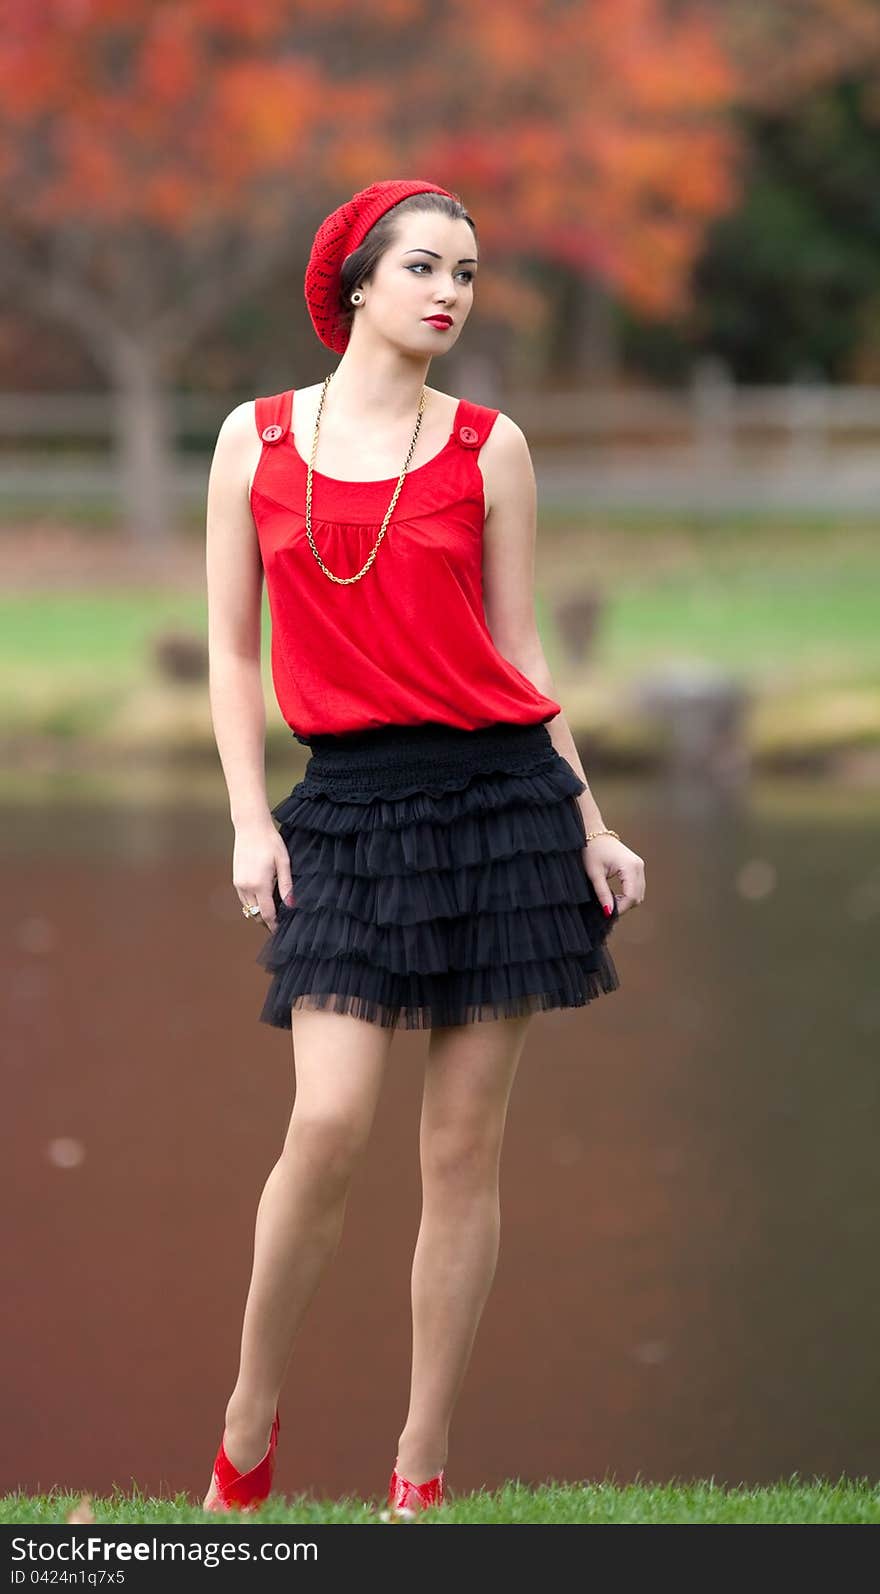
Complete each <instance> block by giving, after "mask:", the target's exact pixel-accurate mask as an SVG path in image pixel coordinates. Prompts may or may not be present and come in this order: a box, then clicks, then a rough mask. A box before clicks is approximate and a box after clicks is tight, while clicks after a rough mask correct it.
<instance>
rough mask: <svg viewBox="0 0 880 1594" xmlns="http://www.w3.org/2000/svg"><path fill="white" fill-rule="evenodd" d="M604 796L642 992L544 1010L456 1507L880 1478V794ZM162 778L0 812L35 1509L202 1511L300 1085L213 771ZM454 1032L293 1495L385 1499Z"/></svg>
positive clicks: (18, 1278) (391, 1104)
mask: <svg viewBox="0 0 880 1594" xmlns="http://www.w3.org/2000/svg"><path fill="white" fill-rule="evenodd" d="M587 768H588V770H589V763H587ZM297 778H298V772H296V773H293V774H292V776H291V778H290V780H289V781H284V780H283V778H279V777H278V775H277V772H276V774H275V775H274V776H273V778H272V781H271V782H270V800H272V801H276V800H277V799H278V797H280V796H281V795H282V794H283V791H284V790H286V789H289V785H290V784H292V783H293V780H294V779H297ZM594 784H595V785H596V790H597V795H598V797H599V800H600V803H601V806H602V810H603V813H604V815H605V816H606V818H607V820H608V823H609V824H612V825H614V826H615V828H616V829H617V830H619V831H620V832H621V835H622V836H623V838H624V840H626V841H627V842H628V844H629V845H630V846H632V847H633V848H634V850H635V851H637V852H640V853H641V854H642V856H643V857H644V858H645V860H646V864H647V884H648V889H647V898H646V901H645V903H644V904H643V905H642V906H641V907H640V908H637V909H635V910H633V911H632V912H631V913H629V914H627V915H625V916H624V917H623V919H621V921H620V923H619V925H618V926H617V928H616V930H615V933H614V936H613V938H612V943H611V944H612V946H613V950H614V956H615V960H616V963H617V966H618V970H619V973H620V977H621V989H620V990H619V991H617V992H614V993H612V994H611V995H609V996H606V997H603V998H602V999H600V1000H599V1001H597V1002H595V1003H593V1004H591V1005H590V1006H588V1007H587V1008H584V1009H581V1010H577V1011H571V1012H562V1013H559V1012H557V1013H548V1014H541V1015H538V1016H536V1017H535V1018H533V1020H532V1023H531V1026H530V1031H529V1038H528V1040H527V1042H526V1051H525V1054H524V1056H523V1060H522V1062H521V1064H520V1068H519V1073H518V1076H517V1080H516V1084H515V1087H514V1093H513V1097H512V1100H511V1105H510V1111H509V1116H508V1126H507V1135H506V1141H505V1149H504V1157H503V1162H502V1234H501V1254H500V1260H499V1265H498V1272H497V1275H496V1280H495V1284H494V1287H493V1291H492V1294H491V1296H490V1299H489V1302H488V1304H487V1306H486V1309H485V1311H484V1314H483V1318H482V1322H481V1324H480V1328H479V1331H478V1336H477V1342H476V1347H475V1350H474V1354H473V1358H472V1361H471V1364H470V1368H469V1371H468V1374H467V1377H466V1380H465V1383H464V1387H463V1390H462V1394H461V1397H460V1400H459V1404H458V1407H457V1411H456V1415H455V1419H454V1422H453V1428H452V1434H451V1444H450V1454H449V1462H448V1477H449V1483H450V1486H451V1488H452V1490H453V1491H454V1492H463V1491H467V1490H470V1489H472V1488H478V1487H480V1486H486V1487H488V1488H493V1487H495V1486H497V1485H498V1484H500V1483H501V1482H502V1481H503V1480H504V1479H505V1478H507V1477H519V1478H520V1479H522V1480H523V1481H525V1482H538V1481H540V1480H544V1479H546V1478H548V1477H556V1478H560V1479H569V1480H574V1479H594V1480H595V1479H601V1478H603V1477H606V1476H607V1477H609V1478H614V1479H616V1480H617V1481H619V1482H623V1481H627V1480H630V1479H633V1478H635V1477H636V1476H640V1477H641V1478H642V1479H645V1480H647V1479H655V1480H669V1479H672V1478H674V1477H678V1478H690V1477H708V1476H710V1475H711V1476H714V1477H715V1479H716V1481H717V1482H719V1483H731V1484H732V1483H737V1482H740V1481H742V1480H745V1481H748V1482H752V1483H766V1482H769V1481H771V1480H772V1479H774V1478H778V1477H780V1476H785V1477H787V1476H789V1475H790V1474H791V1473H793V1472H799V1473H800V1474H801V1475H802V1476H805V1477H806V1476H811V1475H812V1474H813V1473H818V1474H820V1475H824V1476H830V1477H838V1476H839V1475H840V1474H841V1473H846V1474H849V1475H851V1476H860V1475H863V1474H868V1475H870V1476H872V1477H874V1478H876V1477H877V1476H878V1474H880V1381H878V1371H877V1345H878V1343H880V1281H878V1270H877V1266H876V1258H877V1254H878V1250H880V1159H878V1156H877V1136H878V1108H880V980H878V972H880V958H878V950H880V933H878V932H880V824H878V818H880V814H878V803H877V796H876V793H874V792H871V793H868V792H861V793H859V792H845V791H836V790H834V789H833V788H830V787H829V786H828V785H827V784H822V783H816V784H811V783H809V782H801V781H785V782H777V783H755V784H753V785H752V786H750V787H746V788H744V790H743V791H742V792H741V793H739V794H733V795H728V796H722V797H714V796H712V795H710V794H706V795H705V796H700V795H699V794H692V795H687V794H683V793H681V792H678V793H676V792H672V791H670V790H669V789H667V788H664V787H663V786H661V785H659V784H658V783H657V782H656V781H651V782H648V781H644V782H642V781H639V782H635V781H630V782H625V781H617V780H614V781H602V782H594ZM132 789H133V790H134V791H135V792H136V793H138V794H139V797H138V800H136V801H133V800H131V791H128V792H125V791H123V792H115V791H113V790H112V789H111V788H110V787H109V785H108V786H105V787H101V784H100V782H98V789H97V791H94V790H92V791H91V792H89V791H88V790H86V791H83V790H80V789H78V786H77V783H76V781H74V780H70V781H67V780H66V779H65V778H63V777H60V776H56V777H55V778H54V779H52V780H51V781H49V782H48V783H47V786H46V790H45V791H44V790H43V788H42V786H41V784H40V783H39V782H38V783H36V786H35V788H34V789H33V790H30V791H27V792H21V791H19V792H16V791H14V790H13V791H7V793H6V798H5V802H4V807H3V821H4V822H3V838H2V852H3V870H4V879H5V882H6V886H7V895H6V902H7V909H6V913H5V915H4V919H3V927H2V931H3V940H4V949H3V956H2V971H3V985H2V1031H3V1063H2V1067H3V1082H4V1097H5V1106H6V1109H7V1110H6V1112H5V1114H4V1119H5V1128H6V1133H5V1137H4V1154H3V1159H2V1180H3V1186H4V1191H3V1195H4V1209H5V1211H6V1213H7V1223H6V1242H7V1243H6V1267H5V1277H6V1286H7V1326H6V1333H5V1343H4V1348H3V1358H2V1365H3V1382H4V1386H5V1387H4V1398H3V1408H4V1429H5V1444H4V1446H3V1453H2V1461H0V1466H2V1477H0V1492H4V1493H5V1492H7V1491H10V1490H12V1489H15V1488H20V1489H23V1490H26V1491H28V1492H38V1491H45V1490H47V1489H49V1488H50V1487H52V1486H53V1485H58V1486H60V1487H63V1488H70V1489H76V1490H89V1491H92V1492H94V1493H96V1494H104V1493H106V1492H107V1491H108V1490H109V1489H110V1487H111V1486H112V1485H114V1484H116V1485H118V1486H120V1487H121V1488H123V1489H125V1490H129V1489H131V1488H132V1486H133V1484H134V1483H137V1485H138V1486H139V1487H140V1488H141V1489H143V1490H144V1491H145V1492H146V1493H149V1494H160V1493H162V1494H165V1493H174V1492H176V1491H178V1490H185V1491H187V1492H189V1493H191V1494H192V1495H193V1496H194V1497H195V1498H199V1499H200V1498H201V1496H202V1494H203V1493H204V1490H205V1488H206V1487H207V1484H208V1479H209V1475H210V1468H211V1463H212V1461H213V1457H214V1452H215V1450H216V1447H217V1443H218V1441H219V1437H220V1432H221V1430H222V1419H223V1410H224V1406H225V1402H226V1398H227V1395H228V1393H229V1391H230V1390H231V1387H232V1384H233V1382H234V1377H235V1371H236V1366H237V1356H238V1344H239V1335H240V1328H241V1312H242V1308H243V1304H244V1298H245V1293H246V1289H247V1282H248V1278H249V1274H250V1265H251V1248H252V1241H253V1225H254V1217H255V1212H256V1205H257V1201H258V1198H259V1194H260V1191H261V1189H262V1185H263V1182H264V1180H265V1178H266V1176H267V1174H268V1172H269V1170H270V1168H271V1166H272V1164H273V1163H274V1161H275V1159H276V1157H277V1154H278V1152H279V1150H280V1146H281V1142H282V1140H283V1136H284V1132H285V1129H286V1126H287V1121H288V1117H289V1113H290V1110H291V1106H292V1102H293V1089H294V1074H293V1066H292V1062H293V1054H292V1043H291V1037H290V1035H288V1034H283V1033H282V1032H280V1031H276V1030H271V1029H269V1028H267V1027H266V1026H265V1025H261V1024H258V1023H257V1018H256V1015H257V1012H258V1010H259V1006H260V1004H261V1002H262V997H263V992H264V989H265V984H266V978H267V977H266V975H265V974H264V972H263V971H262V969H260V968H259V967H258V966H257V965H256V963H255V961H254V959H255V954H256V950H257V946H258V942H259V940H260V938H261V937H263V936H264V935H265V930H264V929H263V928H262V926H259V925H257V926H253V925H248V924H247V923H246V922H245V921H244V919H243V918H242V916H241V913H240V909H239V905H238V899H237V896H236V895H235V892H234V891H233V888H232V885H231V846H232V832H231V828H230V825H229V820H228V814H227V810H226V807H225V791H224V790H223V788H222V782H221V779H220V777H219V776H218V775H215V774H213V773H212V774H211V775H210V776H209V777H207V778H206V779H204V780H203V781H202V782H201V784H200V785H199V787H198V789H193V790H190V791H188V792H187V793H185V794H184V793H181V792H180V791H179V790H178V789H177V787H176V785H172V787H171V788H170V789H168V788H166V787H165V786H164V785H163V783H162V781H161V779H160V780H158V781H157V782H152V783H151V782H150V781H149V780H148V779H147V778H146V777H144V778H143V779H141V778H140V777H137V778H135V779H134V781H133V783H132ZM426 1046H427V1034H426V1032H424V1031H422V1032H418V1031H405V1030H399V1031H397V1032H396V1034H395V1038H394V1043H393V1046H392V1051H391V1058H390V1061H389V1067H388V1073H387V1075H386V1081H385V1086H384V1090H383V1096H382V1100H381V1103H380V1106H379V1110H378V1113H377V1117H376V1122H375V1125H374V1130H373V1137H372V1140H371V1143H370V1148H369V1151H368V1154H367V1157H366V1159H365V1161H364V1163H363V1164H362V1166H361V1168H360V1170H359V1172H358V1174H357V1176H356V1179H355V1181H354V1183H353V1185H352V1189H351V1194H350V1196H349V1202H348V1209H347V1214H346V1226H345V1231H344V1235H343V1240H342V1244H341V1246H340V1249H339V1251H338V1252H337V1254H336V1256H335V1258H334V1259H333V1261H332V1263H331V1265H330V1268H329V1269H328V1272H327V1273H326V1274H325V1276H324V1279H323V1280H322V1283H321V1286H320V1288H319V1291H318V1294H317V1297H316V1299H315V1301H314V1302H313V1304H312V1307H311V1310H310V1312H309V1315H308V1317H307V1320H306V1323H305V1326H304V1328H303V1330H302V1332H301V1334H300V1336H299V1339H298V1341H297V1344H296V1348H295V1351H294V1355H293V1358H292V1360H291V1364H290V1368H289V1372H288V1377H287V1381H286V1383H285V1387H284V1391H283V1394H282V1400H281V1413H282V1438H281V1443H280V1447H279V1457H278V1470H277V1474H276V1487H277V1489H278V1490H279V1491H280V1492H283V1493H287V1494H293V1493H295V1492H298V1491H301V1490H302V1491H308V1492H310V1493H311V1494H313V1495H314V1496H316V1497H323V1496H337V1495H341V1494H343V1493H353V1494H356V1495H359V1496H361V1497H364V1498H367V1497H374V1496H379V1495H384V1491H385V1489H386V1487H387V1480H388V1475H389V1473H390V1470H391V1466H392V1463H393V1460H394V1454H395V1446H396V1439H397V1435H398V1433H399V1431H400V1428H401V1426H402V1423H403V1419H404V1416H405V1412H406V1403H407V1394H408V1387H409V1351H410V1319H409V1266H410V1259H411V1253H412V1247H413V1245H414V1242H415V1238H416V1232H417V1227H418V1221H419V1187H418V1146H417V1135H418V1112H419V1092H420V1085H421V1077H422V1070H423V1066H424V1058H425V1051H426Z"/></svg>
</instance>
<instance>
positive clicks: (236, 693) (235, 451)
mask: <svg viewBox="0 0 880 1594" xmlns="http://www.w3.org/2000/svg"><path fill="white" fill-rule="evenodd" d="M253 408H254V407H253V403H248V404H240V405H239V406H238V408H237V409H234V410H232V411H231V413H230V414H229V415H227V417H226V419H225V421H224V422H223V425H222V426H221V428H220V431H219V433H218V436H217V444H216V447H215V449H214V458H213V460H212V462H211V472H210V476H209V478H208V504H207V535H206V550H205V560H206V571H207V586H208V659H209V696H210V703H211V719H212V723H213V727H214V736H215V739H216V742H217V751H218V753H219V754H220V762H221V764H222V765H223V773H224V776H225V777H226V785H227V789H228V791H229V806H230V813H231V816H232V822H233V824H234V825H237V824H239V823H240V822H241V821H247V820H250V819H255V818H256V819H259V818H265V817H266V816H267V815H269V803H268V799H267V796H266V775H265V758H266V751H265V744H266V705H265V701H264V698H263V684H262V676H261V666H260V619H261V612H262V599H263V564H262V560H261V558H260V547H259V542H258V540H257V529H256V526H255V525H254V518H253V515H252V513H251V506H250V503H249V502H248V493H247V480H248V477H247V455H248V448H247V444H248V442H249V441H250V437H251V435H256V434H255V432H254V418H253Z"/></svg>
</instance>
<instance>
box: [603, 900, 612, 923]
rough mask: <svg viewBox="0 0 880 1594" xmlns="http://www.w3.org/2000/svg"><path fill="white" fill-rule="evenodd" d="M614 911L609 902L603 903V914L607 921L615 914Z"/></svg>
mask: <svg viewBox="0 0 880 1594" xmlns="http://www.w3.org/2000/svg"><path fill="white" fill-rule="evenodd" d="M613 911H614V910H613V908H609V906H608V903H607V902H603V904H602V912H603V913H604V915H605V917H606V919H607V918H608V916H609V914H611V913H613Z"/></svg>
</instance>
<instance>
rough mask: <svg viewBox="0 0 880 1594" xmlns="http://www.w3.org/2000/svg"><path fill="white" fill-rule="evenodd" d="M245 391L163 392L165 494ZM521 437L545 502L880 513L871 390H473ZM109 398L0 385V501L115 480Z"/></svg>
mask: <svg viewBox="0 0 880 1594" xmlns="http://www.w3.org/2000/svg"><path fill="white" fill-rule="evenodd" d="M247 396H248V395H245V394H240V395H235V394H226V395H223V396H222V397H221V398H217V397H216V396H214V395H210V394H193V393H178V392H173V393H171V394H170V395H169V396H168V435H169V438H170V440H171V445H172V449H173V470H172V474H173V484H172V485H173V491H174V495H175V498H176V499H177V500H178V501H179V502H180V503H181V504H182V503H184V502H187V503H198V502H199V501H203V498H204V491H205V485H206V481H207V470H208V464H209V461H210V454H211V450H212V448H213V444H214V440H215V438H216V435H217V430H218V428H219V425H220V422H221V421H222V419H223V416H224V415H225V414H226V413H227V412H228V410H229V409H231V408H232V406H233V405H234V404H235V403H237V402H239V401H240V399H242V398H244V397H247ZM469 396H472V397H475V398H480V399H482V400H483V401H484V402H488V403H492V404H494V405H496V406H497V407H499V408H503V409H504V410H505V411H506V412H507V413H508V414H509V415H511V416H512V417H513V418H514V420H516V421H517V422H518V424H519V425H520V426H521V427H522V428H523V430H524V432H525V433H526V436H527V437H528V439H529V443H530V447H531V450H532V455H533V459H534V462H535V469H536V473H537V476H538V481H539V487H540V490H541V498H542V502H543V503H545V504H548V503H556V502H560V503H566V504H571V505H572V506H573V507H574V506H576V504H577V502H578V501H585V502H588V503H589V504H590V505H592V506H602V505H609V506H616V505H619V506H625V505H628V504H632V505H639V504H644V505H647V504H651V505H655V506H657V507H665V508H675V507H682V508H685V507H695V506H702V507H707V508H711V507H736V506H739V507H749V508H762V507H763V508H772V507H803V508H841V509H848V510H855V511H859V512H874V511H876V510H878V509H880V387H878V388H873V387H841V386H831V385H824V384H822V383H818V382H808V383H797V384H790V385H782V386H774V387H770V386H767V387H742V386H736V385H735V384H734V383H733V382H731V381H730V380H729V378H728V377H727V375H726V373H725V371H724V369H723V367H721V366H719V365H717V364H715V363H714V362H709V361H706V362H703V363H702V364H701V365H699V366H698V367H697V369H696V372H695V376H694V380H693V381H692V382H691V383H690V385H689V386H687V387H683V388H681V389H676V390H658V389H645V388H620V387H618V388H615V389H608V390H600V389H589V390H583V391H578V392H558V391H557V392H537V391H530V392H518V393H515V392H507V393H503V394H497V395H491V394H490V393H488V392H483V393H477V392H475V391H474V392H471V393H470V394H469ZM119 408H120V407H119V401H118V398H116V397H115V396H114V395H112V394H95V393H69V392H68V393H63V394H58V393H15V392H2V393H0V450H2V460H3V464H2V469H0V506H3V507H6V508H7V509H8V508H9V507H11V506H12V505H13V504H14V503H16V502H23V501H28V502H39V501H41V500H43V501H47V502H53V501H54V502H57V501H58V500H61V499H67V500H70V499H71V495H72V496H73V497H74V498H76V497H78V496H82V497H84V498H85V497H93V496H94V495H96V494H97V495H102V496H106V497H108V498H110V499H112V498H113V497H114V496H115V495H116V494H117V492H118V489H119V471H118V448H117V445H118V424H119Z"/></svg>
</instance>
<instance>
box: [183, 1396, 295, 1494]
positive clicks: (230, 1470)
mask: <svg viewBox="0 0 880 1594" xmlns="http://www.w3.org/2000/svg"><path fill="white" fill-rule="evenodd" d="M280 1428H281V1418H280V1417H279V1415H278V1408H277V1406H276V1408H275V1416H274V1418H273V1419H272V1429H271V1432H270V1434H269V1447H268V1449H267V1451H266V1454H265V1455H264V1456H263V1457H262V1459H261V1460H260V1461H258V1462H257V1464H256V1466H255V1467H251V1469H250V1471H249V1472H238V1471H237V1470H236V1468H235V1467H234V1466H233V1465H232V1462H231V1461H230V1459H229V1457H228V1456H227V1454H226V1449H225V1447H224V1444H223V1440H222V1439H221V1440H220V1448H219V1450H218V1451H217V1456H216V1459H215V1461H214V1471H213V1474H212V1477H211V1484H212V1487H213V1490H214V1495H213V1499H212V1500H211V1503H210V1505H203V1507H202V1509H203V1510H205V1511H231V1510H233V1509H234V1508H235V1507H236V1506H237V1507H238V1508H239V1510H241V1511H257V1510H259V1508H260V1506H261V1505H262V1503H263V1501H264V1500H265V1499H266V1498H267V1497H268V1495H269V1494H270V1493H271V1489H272V1478H273V1476H274V1473H275V1449H276V1446H277V1444H278V1434H279V1431H280Z"/></svg>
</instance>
